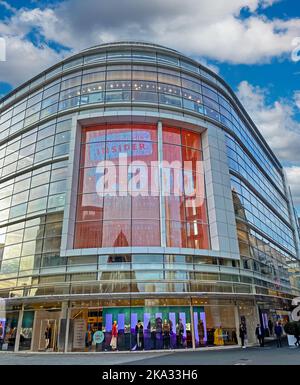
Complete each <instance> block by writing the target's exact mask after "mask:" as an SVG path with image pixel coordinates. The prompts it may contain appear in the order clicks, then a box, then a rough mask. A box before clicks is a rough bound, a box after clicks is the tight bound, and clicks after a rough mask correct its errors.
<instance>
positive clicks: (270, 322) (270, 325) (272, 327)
mask: <svg viewBox="0 0 300 385" xmlns="http://www.w3.org/2000/svg"><path fill="white" fill-rule="evenodd" d="M268 328H269V332H270V336H273V329H274V324H273V322H272V320H271V319H269V321H268ZM275 334H276V333H275Z"/></svg>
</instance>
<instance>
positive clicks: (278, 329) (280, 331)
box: [275, 322, 283, 348]
mask: <svg viewBox="0 0 300 385" xmlns="http://www.w3.org/2000/svg"><path fill="white" fill-rule="evenodd" d="M282 334H283V329H282V326H281V323H280V322H276V326H275V335H276V341H277V347H278V348H281V347H282V343H281V337H282Z"/></svg>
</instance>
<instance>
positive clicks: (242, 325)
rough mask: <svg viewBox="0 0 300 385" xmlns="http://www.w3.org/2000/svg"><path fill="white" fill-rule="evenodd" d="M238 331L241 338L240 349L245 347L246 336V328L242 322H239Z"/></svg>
mask: <svg viewBox="0 0 300 385" xmlns="http://www.w3.org/2000/svg"><path fill="white" fill-rule="evenodd" d="M239 332H240V339H241V344H242V349H245V348H246V345H245V339H246V337H247V329H246V326H245V325H244V324H243V323H241V324H240V330H239Z"/></svg>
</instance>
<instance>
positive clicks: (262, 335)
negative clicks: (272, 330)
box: [255, 324, 265, 348]
mask: <svg viewBox="0 0 300 385" xmlns="http://www.w3.org/2000/svg"><path fill="white" fill-rule="evenodd" d="M255 335H256V338H257V339H258V342H259V345H260V347H262V348H263V347H264V346H265V332H264V329H263V328H262V327H261V325H260V324H257V327H256V330H255Z"/></svg>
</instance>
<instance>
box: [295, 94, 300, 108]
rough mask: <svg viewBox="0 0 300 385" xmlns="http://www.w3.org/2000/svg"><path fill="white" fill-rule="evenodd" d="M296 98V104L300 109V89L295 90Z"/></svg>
mask: <svg viewBox="0 0 300 385" xmlns="http://www.w3.org/2000/svg"><path fill="white" fill-rule="evenodd" d="M294 100H295V103H296V106H297V107H298V108H299V109H300V91H295V93H294Z"/></svg>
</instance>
